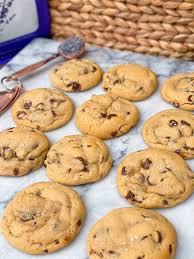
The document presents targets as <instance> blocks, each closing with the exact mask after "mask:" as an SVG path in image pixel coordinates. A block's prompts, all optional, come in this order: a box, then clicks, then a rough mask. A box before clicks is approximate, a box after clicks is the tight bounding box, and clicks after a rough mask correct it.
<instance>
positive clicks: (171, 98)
mask: <svg viewBox="0 0 194 259" xmlns="http://www.w3.org/2000/svg"><path fill="white" fill-rule="evenodd" d="M161 95H162V98H163V99H164V100H165V101H167V102H169V103H171V104H173V105H174V106H175V107H176V108H180V109H183V110H188V111H194V73H182V74H177V75H174V76H172V77H170V78H168V79H167V80H166V81H165V82H164V84H163V86H162V89H161Z"/></svg>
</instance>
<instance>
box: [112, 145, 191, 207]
mask: <svg viewBox="0 0 194 259" xmlns="http://www.w3.org/2000/svg"><path fill="white" fill-rule="evenodd" d="M117 187H118V190H119V192H120V194H121V196H122V197H124V198H125V199H127V200H128V201H129V202H131V203H132V204H134V205H135V206H139V207H143V208H167V207H173V206H175V205H177V204H179V203H181V202H183V201H184V200H186V199H187V198H188V197H189V196H190V195H191V194H192V192H193V191H194V174H193V172H192V171H191V169H190V168H189V166H188V165H187V163H186V162H185V160H183V158H182V157H181V156H179V155H177V154H176V153H173V152H171V151H168V150H163V149H153V148H150V149H145V150H142V151H139V152H135V153H132V154H129V155H128V156H127V157H126V158H124V159H123V161H122V162H121V163H120V165H119V167H118V175H117Z"/></svg>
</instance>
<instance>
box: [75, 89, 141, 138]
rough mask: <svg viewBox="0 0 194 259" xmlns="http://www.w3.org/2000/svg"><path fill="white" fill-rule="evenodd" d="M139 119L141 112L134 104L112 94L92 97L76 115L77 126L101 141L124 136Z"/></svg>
mask: <svg viewBox="0 0 194 259" xmlns="http://www.w3.org/2000/svg"><path fill="white" fill-rule="evenodd" d="M138 119H139V111H138V109H137V107H136V106H135V105H134V104H133V103H131V102H130V101H128V100H126V99H124V98H121V97H117V96H115V95H110V94H102V95H92V97H91V99H90V100H88V101H86V102H85V103H83V104H82V105H81V106H79V107H78V109H77V111H76V115H75V122H76V125H77V127H78V128H79V129H80V131H81V132H82V133H83V134H89V135H93V136H96V137H99V138H101V139H110V138H114V137H118V136H121V135H124V134H125V133H126V132H127V131H129V129H130V128H131V127H133V126H134V125H135V124H136V123H137V121H138Z"/></svg>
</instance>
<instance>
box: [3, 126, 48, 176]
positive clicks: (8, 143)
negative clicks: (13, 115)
mask: <svg viewBox="0 0 194 259" xmlns="http://www.w3.org/2000/svg"><path fill="white" fill-rule="evenodd" d="M48 149H49V141H48V139H47V137H46V136H45V135H44V134H43V133H42V132H40V131H38V130H35V129H31V128H27V127H18V128H10V129H6V130H4V131H2V132H1V133H0V164H1V166H0V175H4V176H22V175H25V174H27V173H28V172H30V171H31V170H35V169H37V168H39V167H41V166H42V164H43V161H44V159H45V157H46V154H47V152H48Z"/></svg>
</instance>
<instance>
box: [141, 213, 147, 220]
mask: <svg viewBox="0 0 194 259" xmlns="http://www.w3.org/2000/svg"><path fill="white" fill-rule="evenodd" d="M141 215H142V217H143V218H144V219H149V217H148V216H145V215H143V214H141Z"/></svg>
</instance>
